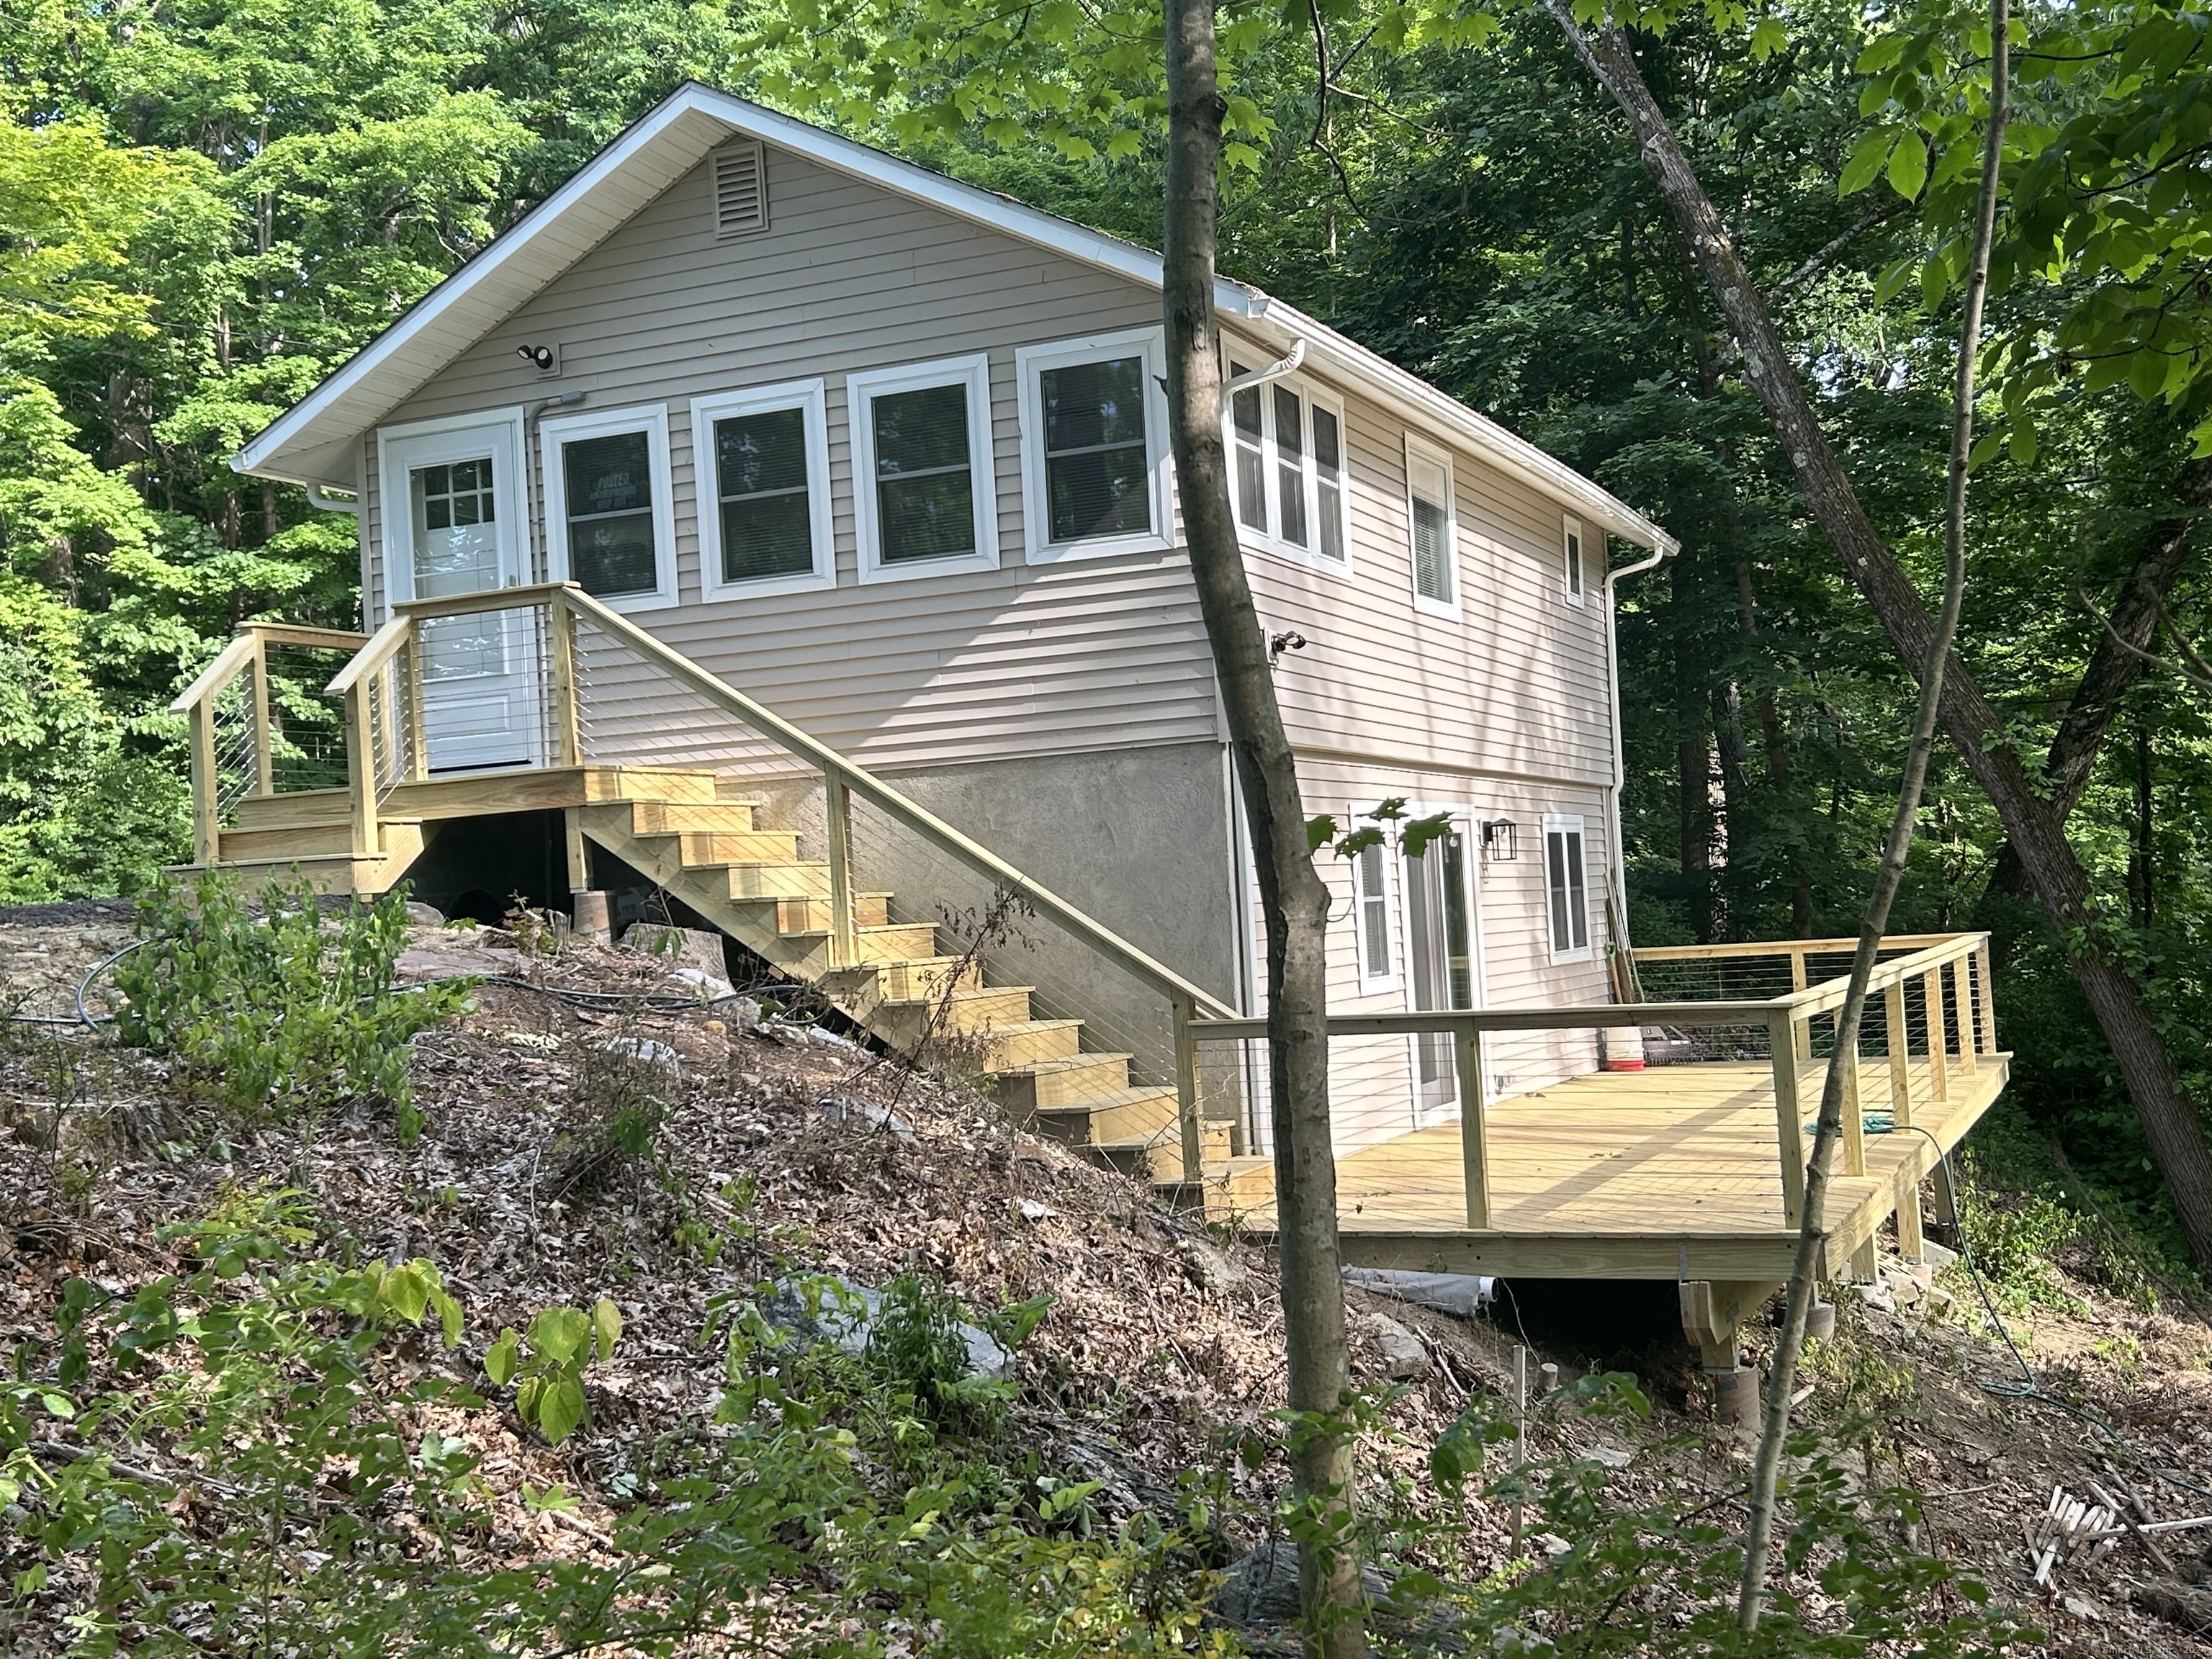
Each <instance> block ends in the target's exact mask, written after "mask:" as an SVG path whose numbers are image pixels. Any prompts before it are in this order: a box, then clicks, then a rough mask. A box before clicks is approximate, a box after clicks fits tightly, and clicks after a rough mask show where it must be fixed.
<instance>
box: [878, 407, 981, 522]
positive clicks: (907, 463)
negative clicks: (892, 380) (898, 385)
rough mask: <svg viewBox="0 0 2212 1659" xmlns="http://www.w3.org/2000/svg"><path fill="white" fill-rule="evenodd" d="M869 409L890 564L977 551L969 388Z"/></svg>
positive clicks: (880, 516)
mask: <svg viewBox="0 0 2212 1659" xmlns="http://www.w3.org/2000/svg"><path fill="white" fill-rule="evenodd" d="M869 404H870V410H869V418H870V420H871V422H872V430H873V433H874V436H875V448H876V507H877V517H878V524H879V526H880V531H881V534H882V538H883V541H882V553H881V556H882V558H883V561H884V563H886V564H898V563H902V562H906V561H908V560H912V559H941V558H946V557H950V556H953V555H955V554H961V553H973V552H974V551H975V477H974V475H973V472H972V470H971V466H970V462H969V453H968V388H967V386H965V385H954V386H920V387H917V388H916V389H915V390H914V391H911V392H884V393H881V394H880V395H878V396H877V397H874V398H871V399H870V400H869Z"/></svg>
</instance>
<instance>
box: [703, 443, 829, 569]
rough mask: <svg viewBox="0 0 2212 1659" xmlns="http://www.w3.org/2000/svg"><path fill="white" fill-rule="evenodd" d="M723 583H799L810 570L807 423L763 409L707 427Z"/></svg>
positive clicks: (810, 543)
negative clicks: (786, 579) (784, 579)
mask: <svg viewBox="0 0 2212 1659" xmlns="http://www.w3.org/2000/svg"><path fill="white" fill-rule="evenodd" d="M714 479H715V489H716V493H717V495H718V496H719V498H720V511H721V514H722V580H724V581H726V582H740V581H746V580H751V579H752V578H755V577H759V576H789V575H803V574H805V573H806V572H807V571H810V570H811V569H812V568H814V527H813V523H812V520H811V518H810V516H809V514H810V512H811V507H810V505H809V501H808V496H807V480H806V416H805V411H804V410H798V409H769V410H759V411H757V412H756V413H752V414H746V415H733V416H729V417H727V418H726V419H723V420H719V421H716V422H714Z"/></svg>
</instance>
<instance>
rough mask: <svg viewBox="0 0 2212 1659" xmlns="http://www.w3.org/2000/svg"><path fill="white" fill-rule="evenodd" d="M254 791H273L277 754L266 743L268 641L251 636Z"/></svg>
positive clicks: (267, 792)
mask: <svg viewBox="0 0 2212 1659" xmlns="http://www.w3.org/2000/svg"><path fill="white" fill-rule="evenodd" d="M253 793H255V794H257V795H273V794H275V793H276V756H275V755H273V754H271V753H270V743H269V641H266V640H264V639H263V638H262V637H261V636H260V635H258V634H257V635H254V636H253Z"/></svg>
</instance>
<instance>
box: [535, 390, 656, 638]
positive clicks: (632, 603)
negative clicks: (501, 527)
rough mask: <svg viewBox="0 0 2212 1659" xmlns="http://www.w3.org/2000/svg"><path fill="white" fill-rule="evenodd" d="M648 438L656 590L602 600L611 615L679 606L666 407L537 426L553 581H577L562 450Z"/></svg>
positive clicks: (557, 419)
mask: <svg viewBox="0 0 2212 1659" xmlns="http://www.w3.org/2000/svg"><path fill="white" fill-rule="evenodd" d="M624 432H642V433H644V434H645V453H646V465H647V468H648V469H649V470H650V471H651V475H652V477H651V480H650V482H651V484H652V489H653V586H652V587H651V588H650V589H649V590H647V591H645V592H637V593H623V594H618V595H615V596H613V597H611V598H607V599H600V600H599V603H600V604H601V605H605V606H606V607H607V609H608V610H610V611H659V610H663V609H665V607H667V606H669V605H674V604H675V603H676V598H677V594H676V486H675V483H674V478H673V474H672V472H671V469H670V467H669V465H668V408H667V405H666V404H632V405H631V406H630V407H629V408H627V409H595V410H586V411H585V412H584V413H581V414H577V415H556V416H549V417H548V418H546V419H544V420H542V421H540V422H538V477H540V478H541V479H542V480H543V481H544V482H543V485H542V493H543V495H544V501H545V573H546V579H547V580H549V581H556V582H565V581H572V580H574V576H573V575H572V574H571V573H570V571H569V568H568V477H567V476H566V474H564V473H563V472H562V468H561V446H562V444H564V443H573V442H574V441H576V440H578V439H580V438H610V437H613V436H615V435H617V434H619V433H624Z"/></svg>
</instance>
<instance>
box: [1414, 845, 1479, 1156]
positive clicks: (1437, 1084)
mask: <svg viewBox="0 0 2212 1659" xmlns="http://www.w3.org/2000/svg"><path fill="white" fill-rule="evenodd" d="M1416 816H1420V814H1419V813H1418V812H1417V813H1416ZM1404 863H1405V871H1406V878H1405V893H1406V966H1407V975H1408V978H1409V981H1410V982H1409V984H1408V986H1407V989H1408V990H1409V991H1410V992H1411V993H1412V1002H1413V1007H1414V1008H1415V1009H1416V1010H1417V1011H1419V1012H1423V1013H1430V1012H1443V1011H1445V1010H1450V1009H1462V1008H1473V1007H1475V1006H1478V1002H1477V991H1478V985H1477V978H1476V961H1475V945H1474V926H1473V918H1472V917H1471V916H1470V915H1469V914H1468V908H1469V907H1468V869H1467V842H1466V838H1465V837H1464V836H1462V834H1461V833H1460V829H1459V827H1458V826H1457V824H1456V823H1455V824H1454V826H1453V828H1452V829H1451V831H1450V832H1449V834H1447V835H1443V836H1437V839H1436V840H1434V841H1432V842H1429V844H1428V845H1427V846H1426V847H1425V848H1423V849H1422V851H1421V856H1420V857H1419V858H1417V859H1407V860H1405V861H1404ZM1458 1100H1459V1064H1458V1060H1457V1057H1456V1055H1455V1054H1454V1052H1453V1046H1452V1040H1451V1038H1450V1036H1449V1035H1448V1034H1446V1033H1444V1032H1441V1031H1424V1032H1421V1033H1419V1034H1418V1035H1417V1036H1415V1037H1414V1038H1413V1121H1415V1122H1416V1123H1427V1122H1431V1121H1434V1120H1435V1119H1436V1117H1437V1115H1439V1114H1441V1113H1443V1112H1445V1111H1448V1110H1449V1109H1451V1108H1452V1106H1454V1105H1455V1103H1457V1102H1458Z"/></svg>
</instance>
